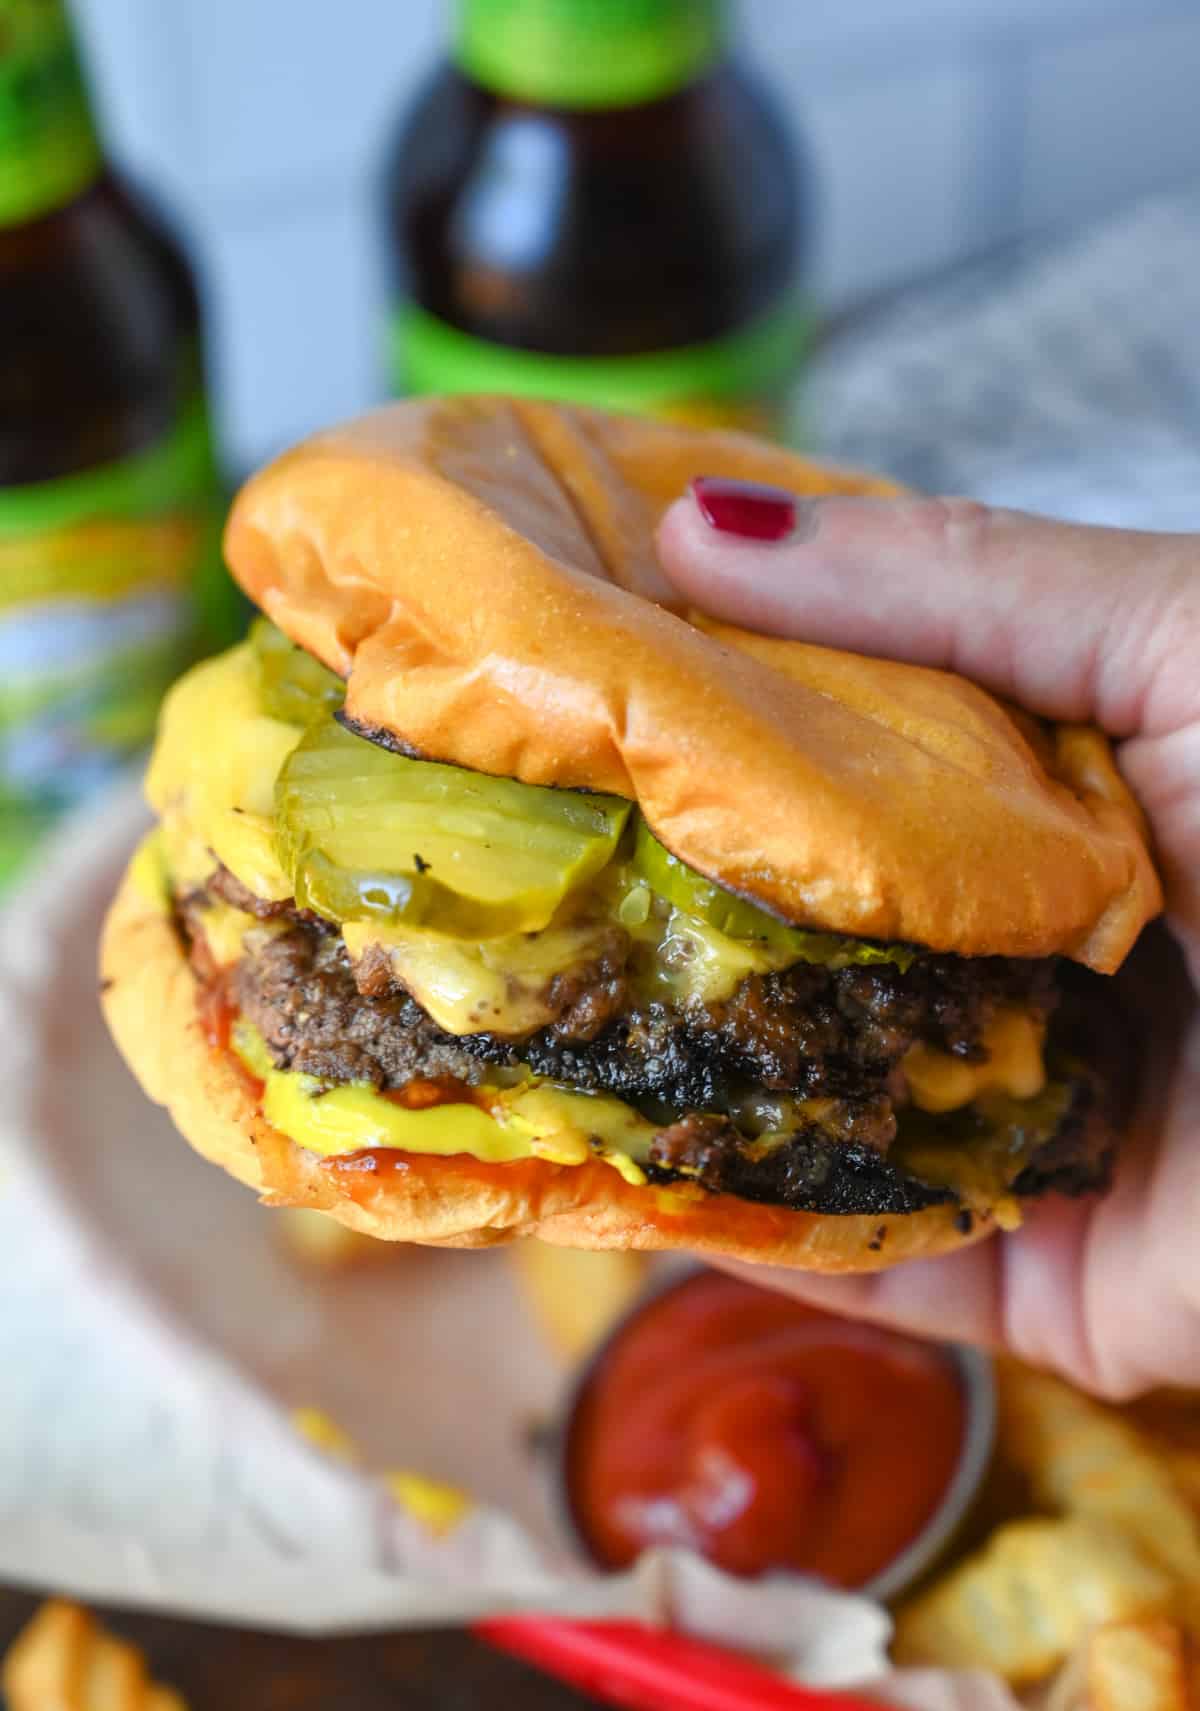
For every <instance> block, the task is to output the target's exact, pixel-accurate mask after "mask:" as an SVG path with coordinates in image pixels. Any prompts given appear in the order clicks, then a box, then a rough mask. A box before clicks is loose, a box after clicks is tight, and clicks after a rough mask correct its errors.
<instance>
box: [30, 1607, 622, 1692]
mask: <svg viewBox="0 0 1200 1711" xmlns="http://www.w3.org/2000/svg"><path fill="white" fill-rule="evenodd" d="M39 1602H40V1599H39V1598H38V1597H34V1596H32V1595H30V1594H28V1593H24V1592H17V1591H15V1590H12V1589H6V1588H0V1652H2V1651H4V1650H6V1649H7V1647H8V1644H9V1642H10V1641H11V1640H12V1639H13V1638H14V1637H15V1636H16V1634H17V1632H18V1631H19V1630H20V1628H22V1627H23V1626H24V1624H25V1623H26V1622H27V1621H28V1620H29V1617H30V1616H31V1615H32V1614H33V1611H34V1610H35V1609H36V1608H37V1605H38V1604H39ZM97 1614H98V1615H100V1616H101V1617H102V1618H103V1620H104V1621H105V1622H106V1624H107V1625H108V1626H109V1627H110V1628H111V1629H112V1631H113V1632H114V1633H115V1634H118V1635H120V1637H121V1638H122V1639H127V1640H132V1641H133V1642H134V1643H135V1644H136V1645H138V1646H140V1647H141V1648H142V1650H143V1651H144V1652H145V1654H146V1656H147V1659H148V1660H149V1664H150V1668H151V1672H152V1673H153V1675H154V1676H155V1677H156V1679H157V1680H159V1681H163V1682H167V1683H169V1684H170V1685H171V1686H172V1687H175V1688H177V1689H178V1690H179V1692H180V1693H182V1694H183V1696H184V1698H185V1699H186V1701H187V1704H188V1711H587V1707H589V1706H592V1705H593V1703H594V1702H593V1701H592V1700H590V1699H584V1698H583V1697H582V1696H581V1695H580V1694H578V1693H573V1692H571V1691H570V1690H569V1689H568V1688H566V1687H561V1686H560V1685H559V1684H558V1683H557V1682H555V1681H551V1680H550V1679H549V1678H548V1677H547V1676H544V1675H539V1674H538V1673H537V1671H535V1670H532V1669H529V1668H527V1667H526V1666H525V1665H524V1664H520V1663H515V1662H513V1661H512V1659H510V1658H506V1657H501V1656H500V1655H499V1654H498V1653H496V1652H493V1651H491V1650H490V1649H489V1648H488V1647H487V1646H485V1645H483V1644H482V1643H481V1642H480V1641H479V1640H476V1639H473V1638H472V1637H471V1636H470V1635H469V1634H466V1633H462V1632H460V1631H459V1630H457V1629H452V1628H442V1629H434V1630H419V1631H408V1632H404V1633H399V1634H369V1635H364V1636H360V1637H357V1638H353V1637H352V1638H345V1639H335V1640H304V1639H296V1638H294V1637H293V1636H291V1635H275V1634H258V1633H246V1632H243V1631H242V1630H241V1629H238V1628H221V1627H216V1626H212V1625H209V1624H207V1623H200V1622H185V1621H180V1620H177V1619H176V1618H174V1617H168V1616H147V1615H143V1614H141V1613H138V1612H128V1611H115V1610H107V1609H105V1608H103V1607H102V1606H98V1607H97Z"/></svg>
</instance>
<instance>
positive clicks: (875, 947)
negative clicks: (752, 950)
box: [633, 819, 917, 969]
mask: <svg viewBox="0 0 1200 1711" xmlns="http://www.w3.org/2000/svg"><path fill="white" fill-rule="evenodd" d="M633 865H634V867H635V868H636V869H637V871H638V872H639V873H640V874H641V875H642V878H643V879H644V880H645V881H646V883H647V884H648V885H649V886H650V889H651V890H652V891H654V892H656V893H657V894H658V896H660V897H662V898H665V900H666V901H667V902H668V903H670V904H672V905H673V906H674V907H675V908H676V909H681V910H682V911H683V913H684V914H685V915H692V916H694V917H695V918H696V919H697V920H699V921H703V922H704V923H705V925H707V926H709V927H715V928H716V930H717V932H718V933H724V934H725V936H726V937H727V938H730V939H758V940H761V941H762V942H763V943H764V944H766V945H768V946H770V948H771V949H772V950H777V951H784V952H791V953H792V954H793V955H794V957H795V960H796V961H797V962H819V963H825V964H827V965H829V966H831V967H844V966H845V965H847V964H848V963H873V962H890V963H895V964H896V965H897V967H899V968H901V969H906V968H908V967H909V966H910V964H911V963H912V962H913V961H914V960H915V958H916V955H917V953H916V951H915V950H914V949H913V948H912V947H911V946H910V945H893V944H877V943H875V942H874V941H873V940H870V939H855V938H850V937H849V936H843V935H841V934H838V933H813V932H809V931H808V930H807V929H806V928H804V927H789V926H788V925H787V923H786V922H784V921H777V920H776V919H775V917H774V915H768V914H767V912H766V910H765V909H759V908H758V907H757V906H756V905H755V904H753V903H747V902H746V900H745V899H744V898H742V897H735V896H734V894H733V892H732V891H726V890H725V889H724V888H723V887H722V886H720V885H715V884H714V883H713V881H712V880H711V879H705V878H704V876H703V874H699V873H697V872H696V870H695V869H694V868H691V867H689V866H688V865H687V863H686V862H682V861H680V859H679V857H678V856H675V855H672V854H671V852H670V850H669V849H667V847H666V846H665V844H660V843H659V841H658V839H657V838H656V837H655V836H654V833H653V832H652V831H651V830H650V828H649V826H648V825H647V824H646V822H645V821H644V820H642V819H639V821H638V828H637V839H636V842H635V844H634V852H633Z"/></svg>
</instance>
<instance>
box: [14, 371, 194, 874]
mask: <svg viewBox="0 0 1200 1711" xmlns="http://www.w3.org/2000/svg"><path fill="white" fill-rule="evenodd" d="M222 509H223V506H222V501H221V494H220V490H219V486H218V481H217V476H216V471H215V465H214V460H213V452H212V440H211V436H210V433H209V427H208V420H207V416H206V413H205V410H204V406H203V404H202V402H200V401H199V400H197V401H196V402H195V403H194V404H193V405H192V406H191V407H189V409H188V410H187V411H186V412H185V414H184V416H183V418H182V419H181V420H180V422H179V423H178V425H177V426H176V428H175V429H174V430H173V431H172V432H171V433H170V434H169V435H168V436H167V437H166V438H165V439H163V440H162V441H161V442H159V443H158V444H157V445H155V446H152V447H151V448H149V449H148V450H146V451H143V452H138V453H136V454H135V455H133V456H132V457H128V458H124V459H122V460H121V461H120V462H118V463H113V464H108V465H105V466H103V467H101V468H98V469H91V470H86V471H84V472H82V473H80V474H77V475H68V476H63V477H61V478H59V479H58V480H54V481H43V482H37V483H34V484H31V485H29V486H22V487H8V488H0V879H3V878H4V877H5V876H6V875H7V873H9V872H11V871H12V870H13V869H15V868H16V866H17V865H18V864H19V862H20V861H21V860H22V859H23V857H24V856H25V855H26V854H27V853H28V851H29V849H30V847H31V846H32V844H33V842H34V840H35V839H36V837H37V835H38V834H39V833H40V831H41V830H42V829H43V828H44V827H45V826H46V825H48V824H49V822H50V821H51V819H52V818H53V817H54V816H55V815H56V814H57V813H58V812H60V811H61V810H62V809H63V808H65V807H67V806H69V805H70V804H72V803H73V802H75V801H77V800H79V799H80V798H82V797H83V796H84V795H85V794H86V793H87V792H89V791H90V790H91V789H93V788H94V787H95V786H96V785H97V784H98V783H101V782H102V781H103V780H105V779H106V778H108V777H110V776H111V775H112V774H113V773H114V772H115V771H116V770H117V769H118V768H119V767H120V766H121V765H122V764H123V763H124V762H125V761H126V760H127V759H128V757H129V755H130V754H131V753H133V752H134V751H136V750H137V749H138V748H140V747H141V746H142V745H143V744H145V743H146V742H147V741H148V740H149V738H150V736H151V735H152V733H153V729H154V720H155V716H156V713H157V709H158V703H159V701H160V699H161V697H162V694H163V691H164V690H165V689H166V687H167V685H168V684H169V683H170V682H171V680H172V678H174V677H175V676H176V675H177V674H178V672H179V671H180V670H181V669H182V667H183V666H184V665H185V664H186V663H187V660H188V658H189V657H190V656H191V655H192V654H194V653H195V652H197V651H198V649H199V647H200V645H201V643H202V642H211V641H216V640H217V639H218V638H217V637H215V636H210V635H207V634H205V621H206V619H211V616H212V614H213V610H214V607H215V605H216V604H217V603H218V602H219V601H220V600H221V599H223V598H225V595H224V594H223V592H222V587H223V586H224V588H225V589H228V579H227V578H226V577H225V573H224V571H223V570H222V568H221V561H220V528H221V514H222ZM221 639H223V638H221Z"/></svg>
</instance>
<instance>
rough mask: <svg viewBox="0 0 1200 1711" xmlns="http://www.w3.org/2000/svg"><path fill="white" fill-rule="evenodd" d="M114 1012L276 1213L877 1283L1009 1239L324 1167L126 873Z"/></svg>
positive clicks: (508, 1170) (423, 1166) (942, 1213)
mask: <svg viewBox="0 0 1200 1711" xmlns="http://www.w3.org/2000/svg"><path fill="white" fill-rule="evenodd" d="M100 972H101V1003H102V1005H103V1008H104V1014H105V1018H106V1020H107V1022H108V1026H109V1028H110V1030H111V1032H112V1035H113V1038H114V1040H115V1041H116V1044H117V1047H118V1049H119V1050H120V1052H121V1055H122V1056H123V1057H124V1058H125V1060H126V1062H127V1063H128V1064H129V1066H130V1068H131V1069H132V1070H133V1073H134V1074H135V1075H136V1077H137V1079H138V1081H139V1082H140V1083H141V1086H142V1089H143V1091H144V1092H145V1093H146V1094H147V1095H148V1097H149V1098H150V1099H152V1100H153V1101H154V1102H155V1103H156V1104H158V1105H162V1106H165V1107H166V1109H167V1111H168V1112H169V1114H170V1116H171V1118H172V1120H173V1121H174V1123H175V1126H176V1128H177V1129H178V1130H179V1131H180V1133H181V1134H182V1135H183V1136H184V1138H185V1139H186V1140H187V1141H188V1142H190V1144H191V1145H192V1146H193V1147H194V1148H195V1149H196V1151H197V1152H198V1153H201V1154H202V1155H203V1156H204V1157H205V1158H206V1159H209V1160H210V1161H211V1162H212V1163H213V1164H217V1165H220V1166H221V1167H222V1168H223V1169H224V1170H226V1171H228V1172H229V1173H230V1174H231V1175H232V1176H235V1177H237V1178H238V1180H239V1181H241V1182H244V1183H246V1184H247V1185H248V1186H249V1187H251V1188H253V1189H255V1190H256V1191H257V1192H258V1193H259V1194H260V1195H261V1196H262V1198H263V1199H264V1201H265V1202H266V1203H267V1204H268V1205H273V1206H305V1207H312V1208H314V1209H316V1210H319V1211H323V1212H327V1213H329V1214H330V1215H331V1216H332V1217H334V1218H336V1219H338V1221H339V1222H340V1223H343V1224H345V1225H348V1226H349V1228H350V1229H353V1230H360V1231H362V1232H364V1233H365V1234H367V1235H371V1236H379V1237H382V1238H384V1239H385V1240H390V1241H403V1242H418V1243H423V1244H426V1245H429V1246H435V1247H489V1246H492V1245H494V1244H496V1243H500V1242H507V1241H512V1240H513V1239H514V1238H516V1237H518V1236H531V1235H536V1236H540V1237H541V1238H542V1240H543V1241H547V1242H557V1243H559V1244H561V1245H563V1246H567V1247H582V1248H646V1249H672V1248H687V1249H690V1250H692V1251H694V1252H697V1253H709V1254H720V1255H724V1256H726V1257H729V1258H740V1259H745V1260H754V1261H758V1262H760V1263H762V1264H769V1263H772V1262H773V1263H775V1264H781V1265H792V1266H797V1267H803V1268H804V1269H806V1270H808V1271H822V1272H864V1271H876V1270H880V1269H882V1268H883V1267H886V1266H891V1265H894V1264H896V1263H897V1262H898V1261H900V1260H904V1259H918V1258H931V1257H932V1256H934V1255H936V1254H941V1253H945V1252H947V1251H948V1250H950V1249H952V1248H958V1247H963V1246H965V1245H966V1244H967V1243H969V1242H972V1241H976V1240H978V1239H980V1238H981V1237H983V1236H986V1235H987V1234H989V1232H990V1231H991V1230H992V1229H993V1228H994V1227H995V1226H994V1224H993V1222H992V1220H991V1219H990V1218H988V1217H987V1216H986V1215H977V1216H976V1217H975V1218H974V1220H966V1221H962V1222H960V1219H961V1214H960V1211H959V1208H958V1207H957V1206H953V1205H944V1206H942V1205H939V1206H931V1207H928V1208H926V1209H924V1210H922V1211H918V1212H908V1213H903V1214H896V1215H890V1216H889V1215H874V1216H870V1217H866V1216H855V1215H850V1216H842V1217H828V1216H821V1215H818V1214H815V1213H811V1212H794V1211H788V1210H785V1209H783V1208H776V1207H773V1206H764V1205H758V1204H755V1203H753V1202H751V1201H748V1200H740V1199H737V1198H736V1197H734V1196H733V1195H728V1194H709V1193H706V1192H705V1191H704V1190H702V1189H688V1188H672V1189H657V1188H653V1187H634V1186H631V1185H630V1184H629V1183H627V1182H625V1181H624V1180H623V1179H622V1178H621V1177H620V1176H618V1174H617V1172H616V1171H615V1170H613V1169H612V1168H611V1167H610V1166H608V1165H606V1164H603V1163H600V1162H596V1163H594V1164H585V1165H554V1164H547V1163H545V1162H544V1161H542V1160H540V1159H528V1160H519V1161H517V1162H515V1163H511V1164H501V1165H489V1164H484V1163H481V1162H480V1161H478V1160H476V1159H474V1158H472V1157H470V1156H468V1155H466V1154H461V1155H458V1156H456V1157H450V1158H437V1157H420V1156H418V1155H416V1154H413V1153H398V1154H397V1155H396V1158H395V1161H394V1163H393V1162H392V1161H388V1160H381V1161H380V1162H379V1163H378V1167H377V1168H376V1169H374V1170H371V1171H367V1170H363V1169H362V1168H361V1161H359V1160H357V1159H353V1158H352V1159H350V1160H348V1161H346V1162H345V1163H344V1164H343V1165H339V1163H338V1161H336V1160H333V1161H322V1160H320V1159H318V1158H317V1157H316V1156H315V1155H314V1154H312V1153H309V1152H306V1151H305V1150H304V1149H303V1148H302V1147H299V1146H297V1145H296V1144H295V1143H294V1142H293V1141H290V1140H288V1139H287V1137H286V1136H284V1135H281V1134H280V1133H279V1131H278V1130H276V1129H273V1128H272V1127H271V1125H270V1124H269V1123H267V1121H266V1120H265V1118H264V1117H263V1115H262V1113H261V1111H260V1109H259V1106H258V1101H257V1099H256V1097H255V1094H254V1090H253V1088H252V1087H251V1085H250V1084H249V1083H248V1082H247V1081H246V1079H245V1077H244V1076H243V1075H242V1074H241V1073H240V1072H239V1070H238V1067H237V1062H236V1059H234V1057H233V1056H232V1055H231V1054H230V1053H228V1052H225V1051H220V1050H214V1049H213V1047H212V1046H211V1045H210V1044H209V1041H208V1039H207V1037H206V1034H205V1031H204V1028H203V1025H202V1022H201V1018H200V1014H199V1011H198V1009H197V1004H196V996H197V984H196V978H195V975H194V974H193V972H192V969H191V967H190V965H189V963H188V961H187V957H186V955H185V952H184V949H183V945H182V942H181V940H180V937H179V934H178V931H177V929H176V926H175V923H174V920H173V918H172V916H171V913H170V910H169V906H168V905H167V903H166V901H165V900H164V899H163V898H161V897H158V896H156V895H155V894H154V891H153V889H152V888H151V887H148V886H147V885H146V884H145V882H144V881H143V880H142V879H141V878H140V877H139V874H138V871H137V867H136V864H135V866H134V867H132V868H131V869H130V870H129V872H128V873H127V874H126V875H125V878H124V880H123V882H122V885H121V888H120V891H119V892H118V894H117V897H116V900H115V902H114V903H113V906H112V908H111V910H110V911H109V915H108V919H107V921H106V923H105V928H104V936H103V940H102V943H101V953H100Z"/></svg>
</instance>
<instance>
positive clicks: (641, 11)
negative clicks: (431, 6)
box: [454, 0, 725, 107]
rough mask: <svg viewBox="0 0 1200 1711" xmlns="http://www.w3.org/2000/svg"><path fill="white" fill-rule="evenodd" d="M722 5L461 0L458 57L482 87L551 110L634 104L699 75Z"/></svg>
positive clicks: (707, 0)
mask: <svg viewBox="0 0 1200 1711" xmlns="http://www.w3.org/2000/svg"><path fill="white" fill-rule="evenodd" d="M724 11H725V7H724V4H723V0H459V6H458V23H457V30H456V33H455V38H454V57H455V59H456V61H457V62H458V65H459V66H460V67H461V69H462V70H463V71H464V72H465V73H466V75H467V76H468V77H470V78H471V79H472V80H473V81H474V82H476V83H480V84H482V85H483V87H484V88H485V89H491V90H494V91H495V92H496V94H498V95H506V96H508V97H509V98H510V99H512V100H515V101H531V102H536V103H537V104H538V105H540V106H547V107H633V106H638V105H640V104H641V103H642V102H644V101H654V100H657V99H658V98H659V97H661V96H663V95H669V94H670V93H671V92H672V91H673V90H675V89H681V88H682V87H683V85H684V84H686V83H690V82H691V81H692V80H693V79H694V78H696V77H700V76H702V75H703V73H704V72H705V71H707V70H708V68H709V66H710V65H712V64H713V62H714V61H715V60H717V59H718V58H719V57H720V55H721V52H722V50H723V48H724V45H725V30H724V16H723V15H724Z"/></svg>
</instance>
